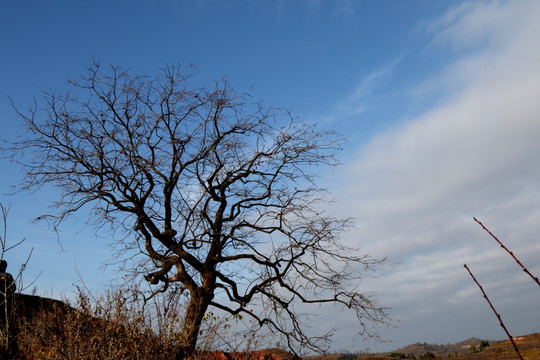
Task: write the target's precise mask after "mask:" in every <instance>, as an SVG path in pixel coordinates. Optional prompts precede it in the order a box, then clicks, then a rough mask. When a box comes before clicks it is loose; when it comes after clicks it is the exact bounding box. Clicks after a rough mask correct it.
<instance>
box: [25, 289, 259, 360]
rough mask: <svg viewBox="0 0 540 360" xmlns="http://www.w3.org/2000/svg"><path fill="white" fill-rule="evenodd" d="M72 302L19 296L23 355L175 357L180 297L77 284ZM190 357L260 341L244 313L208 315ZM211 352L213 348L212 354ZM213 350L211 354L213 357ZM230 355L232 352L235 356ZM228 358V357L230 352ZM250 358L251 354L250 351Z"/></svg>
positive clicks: (197, 359)
mask: <svg viewBox="0 0 540 360" xmlns="http://www.w3.org/2000/svg"><path fill="white" fill-rule="evenodd" d="M76 294H77V297H76V299H75V301H73V304H69V303H70V302H69V301H67V300H65V301H63V302H61V301H57V300H51V299H45V298H40V297H37V296H30V295H19V308H18V319H17V320H18V321H17V322H18V324H17V327H18V342H19V348H20V350H21V358H23V359H33V360H34V359H35V360H38V359H51V360H52V359H88V360H90V359H100V360H107V359H145V360H146V359H175V358H176V357H177V349H178V343H179V340H180V339H179V338H178V334H179V333H180V330H181V328H182V325H183V324H182V317H181V315H180V314H183V308H184V301H183V299H184V298H183V297H182V296H181V295H174V293H173V294H161V295H160V296H156V297H153V298H151V299H150V300H148V299H147V301H146V302H145V301H143V293H142V292H140V291H139V289H135V290H129V291H126V290H125V289H109V290H107V291H106V292H105V294H104V295H102V296H99V297H95V296H93V295H92V294H91V293H90V292H89V291H88V290H86V289H85V288H77V292H76ZM203 325H204V326H203V327H202V329H201V335H200V337H199V344H198V351H197V352H196V354H195V355H194V356H193V359H191V360H200V359H208V358H209V357H210V358H216V359H217V358H219V359H221V358H222V357H223V356H225V355H224V353H222V352H221V351H218V352H214V350H224V351H227V352H231V353H233V352H238V351H242V352H243V354H244V355H248V354H249V352H250V351H251V350H252V349H253V348H255V347H257V345H258V344H261V342H260V339H259V338H258V337H257V335H256V331H255V330H254V329H249V328H247V327H246V326H244V324H243V323H242V319H241V318H240V317H233V318H231V317H220V316H218V315H215V314H213V313H209V314H208V316H207V317H205V321H204V323H203ZM212 352H214V353H213V354H212ZM211 354H212V355H211ZM231 355H232V354H231ZM229 357H230V356H229ZM248 357H249V355H248Z"/></svg>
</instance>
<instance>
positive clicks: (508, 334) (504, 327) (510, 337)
mask: <svg viewBox="0 0 540 360" xmlns="http://www.w3.org/2000/svg"><path fill="white" fill-rule="evenodd" d="M475 220H476V219H475ZM463 266H464V267H465V269H467V271H468V272H469V274H470V275H471V277H472V278H473V280H474V282H475V283H476V285H478V287H479V288H480V291H482V294H484V299H486V301H487V302H488V304H489V306H490V307H491V310H493V312H494V313H495V315H496V316H497V319H499V324H501V327H502V328H503V329H504V332H506V335H507V336H508V338H509V339H510V342H511V343H512V345H513V346H514V350H515V351H516V353H517V354H518V356H519V358H520V359H521V360H523V357H522V356H521V353H520V352H519V349H518V347H517V345H516V343H515V342H514V338H513V337H512V335H510V333H509V332H508V329H507V328H506V326H504V323H503V321H502V318H501V315H499V313H498V312H497V310H495V307H494V306H493V304H492V303H491V301H490V300H489V298H488V296H487V294H486V292H485V291H484V289H483V288H482V285H480V283H479V282H478V281H477V280H476V278H475V277H474V275H473V273H472V272H471V270H470V269H469V267H468V266H467V264H464V265H463Z"/></svg>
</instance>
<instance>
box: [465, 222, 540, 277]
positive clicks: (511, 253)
mask: <svg viewBox="0 0 540 360" xmlns="http://www.w3.org/2000/svg"><path fill="white" fill-rule="evenodd" d="M473 219H474V221H476V222H477V223H478V224H479V225H480V226H481V227H482V229H484V230H485V231H487V233H488V234H489V235H491V237H492V238H494V239H495V240H496V241H497V242H498V243H499V245H501V247H502V248H503V249H504V250H506V252H507V253H509V254H510V256H512V257H513V258H514V260H515V261H516V262H517V263H518V265H519V266H521V268H522V269H523V271H524V272H526V273H527V275H529V276H530V277H531V278H532V279H533V280H534V281H535V282H536V284H537V285H538V286H540V281H539V280H538V277H536V276H534V275H533V274H531V272H530V271H529V270H528V269H527V268H526V267H525V266H524V265H523V264H522V263H521V261H519V259H518V258H517V257H516V256H515V255H514V253H513V252H512V251H510V250H509V249H508V248H507V247H506V246H504V244H503V243H502V242H501V241H500V240H499V239H498V238H497V237H496V236H495V235H493V233H492V232H491V231H489V229H488V228H486V227H485V226H484V224H482V223H481V222H480V221H479V220H478V219H476V218H475V217H473Z"/></svg>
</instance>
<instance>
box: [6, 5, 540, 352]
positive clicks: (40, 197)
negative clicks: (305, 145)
mask: <svg viewBox="0 0 540 360" xmlns="http://www.w3.org/2000/svg"><path fill="white" fill-rule="evenodd" d="M539 33H540V4H539V3H538V2H535V1H474V2H470V3H469V2H461V1H444V0H441V1H424V0H417V1H375V0H373V1H330V0H311V1H309V0H305V1H300V0H298V1H278V0H276V1H213V0H200V1H172V0H163V1H157V0H155V1H93V2H83V1H54V2H43V1H19V2H9V3H6V4H3V6H2V11H1V12H0V46H1V51H0V119H1V120H0V134H2V137H3V138H5V139H14V137H15V136H17V135H19V134H21V132H22V128H21V126H20V124H21V122H20V121H19V120H18V119H17V117H16V116H15V114H14V112H13V110H12V108H11V103H10V100H9V98H8V97H10V98H11V99H12V100H13V101H14V102H15V103H16V104H18V105H28V104H30V103H32V101H33V99H34V97H35V98H37V99H38V100H39V96H40V92H41V91H43V90H47V89H58V90H60V91H61V90H62V89H64V88H65V80H66V78H67V77H68V76H72V77H76V76H77V75H78V74H80V73H82V72H83V71H84V69H83V67H84V66H85V65H87V64H89V63H90V62H91V61H92V59H95V60H97V61H99V62H101V63H102V64H118V65H123V66H127V67H132V68H133V69H134V70H135V71H137V72H139V73H146V74H154V73H155V72H156V71H157V69H158V68H159V67H161V66H164V65H166V64H168V63H181V64H186V65H187V64H191V63H192V64H196V65H197V67H198V69H199V70H198V73H197V76H196V77H195V78H194V79H193V81H194V85H205V84H206V85H211V84H212V81H213V80H215V79H219V78H221V77H222V76H228V77H229V78H230V81H231V83H232V84H233V85H234V86H235V87H236V88H238V89H247V88H249V87H252V89H251V94H252V95H253V96H254V97H255V98H257V99H258V98H260V99H263V100H264V102H265V103H266V104H267V105H269V106H277V107H286V108H289V109H292V110H293V112H294V114H295V115H297V116H299V117H301V118H304V119H306V120H307V121H312V122H318V123H319V124H320V125H321V126H322V127H326V128H331V129H335V130H337V131H339V132H341V133H343V134H345V135H347V136H348V137H349V143H348V144H347V146H346V147H345V149H344V151H343V153H342V154H340V158H341V159H342V161H343V163H344V165H343V166H342V167H340V168H339V169H338V170H337V171H336V172H335V173H334V174H333V175H332V176H331V177H328V178H324V179H322V180H323V181H324V182H325V183H326V184H327V186H328V187H329V188H330V189H331V190H332V194H333V196H334V197H335V199H336V207H335V209H333V210H334V211H335V212H337V213H339V214H341V215H343V216H354V217H355V218H356V219H357V228H356V229H355V230H354V231H352V232H350V233H348V234H347V235H346V236H344V239H343V240H344V241H346V242H347V243H349V244H351V245H353V246H356V247H361V248H362V249H363V251H366V252H369V253H371V254H372V255H374V256H376V257H385V256H388V261H387V266H386V267H385V269H384V271H383V272H381V273H380V274H379V275H378V276H377V278H374V279H367V280H365V281H364V282H363V283H362V286H363V287H365V289H366V291H369V292H374V293H375V294H377V295H378V297H379V299H380V302H381V303H383V304H384V305H387V306H389V307H391V309H390V310H389V312H390V315H391V316H393V317H394V318H395V319H396V320H398V321H399V323H398V324H396V327H392V328H389V329H386V330H383V331H382V333H381V335H382V337H383V338H385V339H387V340H390V341H392V342H391V343H388V344H374V343H372V342H369V341H362V339H361V338H355V337H354V333H355V332H356V330H355V324H354V323H353V322H351V321H350V319H349V316H347V313H346V312H341V311H339V310H338V309H334V308H328V309H323V310H320V311H321V313H320V314H318V315H319V319H318V320H317V326H320V327H322V328H333V327H340V328H341V330H340V333H339V335H338V336H337V337H336V342H335V344H334V345H333V348H334V349H335V350H340V349H347V350H351V351H354V350H361V349H365V348H368V347H369V348H370V349H371V350H372V351H382V350H389V349H395V348H398V347H400V346H404V345H407V344H409V343H414V342H417V341H420V342H424V341H425V342H438V343H446V342H455V341H460V340H464V339H466V338H468V337H471V336H476V337H479V338H488V339H502V338H503V337H504V333H503V331H502V329H500V327H499V326H498V321H497V320H496V319H495V317H494V316H493V315H492V314H491V312H490V309H489V307H488V305H487V303H485V301H484V300H483V298H482V297H481V294H480V292H479V290H478V289H477V288H475V285H474V283H473V282H472V280H471V279H470V278H469V275H468V274H467V273H466V271H465V269H463V264H464V263H467V264H468V265H469V266H470V268H471V269H472V271H473V272H474V273H475V274H476V275H477V278H478V279H479V281H481V282H482V284H483V285H484V289H485V290H486V292H487V293H488V295H490V297H491V298H492V299H493V300H494V304H495V306H496V307H497V309H498V310H499V312H500V313H501V314H502V316H503V320H504V321H505V322H506V323H507V325H508V326H509V328H510V332H511V333H512V334H514V335H520V334H526V333H531V332H536V331H540V313H539V312H538V306H537V304H538V301H539V297H540V293H539V292H538V290H539V289H537V288H536V287H535V285H534V283H533V282H532V281H531V280H530V279H528V278H526V277H525V276H524V275H523V274H522V272H521V271H520V270H519V268H518V267H517V265H516V264H515V263H513V261H512V260H511V259H510V258H509V256H508V255H506V254H505V253H504V252H503V251H502V250H501V249H500V248H499V247H498V246H496V244H495V242H494V241H493V240H491V239H490V238H489V236H488V235H487V234H485V233H483V232H482V230H481V229H480V228H479V227H478V225H476V224H475V223H474V222H473V220H472V217H473V216H476V217H478V218H479V219H480V220H482V221H483V222H484V223H485V224H486V225H488V226H489V227H490V228H491V229H492V230H493V231H494V232H495V233H496V234H498V235H500V237H501V239H503V240H504V241H505V242H506V244H507V245H508V246H509V247H510V248H512V249H513V250H514V252H515V253H516V255H517V256H518V257H520V258H521V260H522V261H523V262H524V263H525V264H526V265H527V266H528V267H529V269H530V270H531V271H532V272H533V273H535V274H539V273H540V260H539V259H540V242H539V241H538V233H539V230H540V181H539V179H540V165H539V163H538V160H537V154H538V153H539V152H540V119H539V118H538V114H540V101H538V99H539V98H540V85H539V84H540V47H539V46H538V34H539ZM1 161H2V168H3V169H5V170H4V171H3V175H2V177H1V179H0V182H1V183H0V184H1V186H2V188H3V189H4V191H3V192H2V194H0V201H1V202H2V203H3V204H5V205H8V204H11V212H10V218H9V224H8V226H9V228H8V235H9V237H10V238H11V239H12V240H13V241H15V240H16V239H19V238H23V237H24V238H26V239H27V240H26V242H25V248H24V249H19V250H14V251H12V253H11V254H8V260H9V262H10V267H11V266H18V265H17V264H19V263H20V262H21V261H22V259H23V257H24V255H25V253H26V252H27V251H28V250H29V248H31V247H33V248H34V254H33V258H32V260H31V262H30V265H29V269H28V270H27V272H26V277H27V278H28V279H30V278H32V277H33V276H35V274H37V273H39V272H40V271H42V274H41V276H40V277H39V279H38V280H37V281H36V283H35V285H36V286H37V290H38V293H39V294H42V295H54V296H59V294H62V293H70V292H72V290H73V287H72V283H74V282H76V281H77V275H76V272H75V269H76V268H78V269H79V271H80V272H81V273H82V274H84V280H85V281H86V282H87V284H89V286H90V287H92V288H94V289H99V288H101V287H102V286H104V285H105V284H106V283H107V282H108V281H110V280H112V279H114V278H115V277H116V276H117V274H116V273H115V271H114V269H111V268H108V269H103V268H102V267H101V265H102V264H103V262H105V261H106V260H107V259H108V258H109V257H110V255H111V252H110V248H109V247H107V246H106V244H105V243H104V242H103V241H102V240H97V239H94V238H93V237H92V236H91V233H89V232H88V231H84V230H83V231H79V230H80V229H81V226H82V225H81V223H82V219H79V220H80V221H81V223H77V221H72V222H70V223H69V224H66V227H65V228H64V231H63V232H62V233H60V239H57V237H56V235H55V234H54V233H52V232H51V231H49V230H48V229H47V227H46V225H45V224H42V223H31V222H30V220H31V219H32V218H33V217H36V216H39V215H41V214H42V213H43V212H44V211H46V206H47V204H49V203H50V201H52V200H53V199H54V197H53V196H54V191H52V190H51V189H45V191H41V192H37V193H34V194H16V195H7V193H8V192H9V186H10V185H13V184H15V183H17V181H18V179H20V173H19V168H18V167H17V166H16V165H14V164H11V163H10V162H9V161H6V160H1ZM57 240H59V241H60V242H61V244H62V246H63V251H61V248H60V246H59V245H58V244H57Z"/></svg>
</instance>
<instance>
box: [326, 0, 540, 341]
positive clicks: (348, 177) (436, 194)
mask: <svg viewBox="0 0 540 360" xmlns="http://www.w3.org/2000/svg"><path fill="white" fill-rule="evenodd" d="M429 29H430V31H433V32H434V34H435V35H434V38H435V39H436V40H434V41H436V42H437V45H438V46H440V47H441V48H442V49H444V48H445V47H451V48H452V50H453V51H456V52H457V55H456V56H457V59H456V60H455V61H453V62H452V63H451V64H449V65H448V66H447V67H446V68H445V72H444V73H443V74H442V77H440V78H438V80H439V81H440V80H441V79H442V80H443V81H440V86H444V87H445V88H446V89H448V90H447V91H443V93H444V96H445V100H444V102H443V103H440V104H439V105H437V106H436V107H434V108H432V109H429V110H427V111H425V113H424V114H423V115H422V116H419V117H417V118H415V119H412V120H410V121H408V122H406V123H405V124H403V125H401V126H400V127H399V128H394V129H391V130H390V131H387V132H384V133H381V134H379V135H378V136H376V137H375V138H373V139H372V141H371V142H369V143H368V144H367V145H365V146H363V147H362V148H361V149H360V150H359V153H358V156H357V158H356V160H355V161H353V163H350V164H347V166H346V168H344V169H341V173H340V174H338V175H339V176H334V179H335V178H336V177H340V178H341V179H342V180H341V181H340V183H339V184H336V189H339V198H338V202H337V203H338V204H339V207H340V211H343V213H344V214H349V215H350V214H353V216H356V217H357V218H358V223H359V228H358V231H356V232H355V233H353V234H349V235H348V236H347V239H346V240H347V241H349V242H351V243H354V244H357V245H359V246H362V248H364V249H365V250H366V251H369V252H371V253H372V254H373V255H375V256H378V257H382V256H386V255H389V256H390V259H389V261H390V262H395V263H396V266H394V267H393V268H392V269H391V270H389V271H387V272H386V273H385V274H383V275H381V276H380V277H379V278H377V279H374V280H373V281H368V282H367V283H368V285H369V286H370V289H375V290H376V291H377V292H378V293H379V294H380V297H381V300H382V301H383V303H386V304H387V305H389V306H392V307H393V308H394V309H393V310H391V313H392V314H394V315H395V316H396V317H398V318H401V319H402V320H403V322H402V324H401V328H398V329H394V330H391V331H390V333H391V335H389V336H390V337H391V338H393V339H396V340H398V342H402V343H400V344H396V345H406V344H407V343H409V342H411V341H416V340H413V339H411V337H412V336H413V334H416V335H417V336H418V340H422V341H435V342H436V341H440V342H447V341H454V340H455V341H458V340H462V339H464V338H466V337H468V336H473V335H474V336H477V337H489V338H494V337H495V338H502V337H504V333H502V330H500V329H499V328H497V326H494V323H495V324H498V322H497V321H496V319H495V318H494V317H493V318H491V317H490V316H491V315H490V314H489V312H490V310H489V307H488V305H487V303H485V301H484V300H483V298H482V296H481V294H480V292H479V290H478V289H475V285H474V283H473V282H472V279H470V278H469V275H468V273H467V272H466V271H465V269H464V268H463V264H464V263H467V264H468V265H469V266H470V268H471V270H472V271H473V272H474V273H475V275H476V276H477V277H478V278H479V280H480V281H481V282H482V284H483V285H484V288H485V290H486V291H487V292H488V294H489V295H490V296H491V297H492V298H493V300H495V301H494V302H495V303H496V304H498V306H500V309H498V310H499V312H501V313H502V314H503V318H505V319H508V321H510V322H512V325H513V326H514V328H513V332H514V333H516V334H519V333H523V332H531V331H534V329H536V330H537V331H538V327H537V326H538V325H537V324H538V322H539V321H540V317H539V316H540V315H539V314H538V311H537V310H538V309H537V303H538V300H540V295H539V294H538V292H537V291H536V293H534V290H535V289H534V287H535V285H534V283H533V282H532V280H530V279H527V278H526V277H524V274H523V273H522V272H521V271H520V269H519V267H518V266H517V265H516V264H515V263H514V262H513V260H512V259H511V258H510V257H509V256H508V255H507V254H506V253H504V251H502V249H500V248H499V247H498V246H497V244H496V243H495V242H494V241H493V240H492V239H491V238H490V237H489V235H488V234H487V233H485V232H483V231H482V230H481V229H480V228H479V226H478V225H476V224H475V223H474V222H473V220H472V216H477V217H479V218H480V220H482V221H484V223H485V224H486V225H487V226H488V227H490V228H491V229H492V230H493V231H494V232H495V233H498V234H499V235H500V236H501V239H502V240H503V241H504V242H506V243H507V245H508V246H509V247H510V248H512V249H513V250H514V252H515V253H516V255H518V256H521V259H522V261H523V262H524V263H525V264H527V265H528V267H529V269H530V270H531V271H533V272H536V274H539V273H540V246H539V242H538V236H537V234H538V232H539V231H540V161H538V154H540V101H539V99H540V47H538V46H537V37H538V34H540V3H539V2H533V1H507V2H506V1H493V2H474V3H466V4H462V5H460V6H458V7H457V8H455V9H452V10H450V11H449V12H448V13H447V14H446V15H445V16H444V17H442V18H441V19H438V20H437V21H436V22H435V23H433V24H432V26H431V27H429ZM382 73H384V72H382ZM374 78H375V79H376V78H377V77H374ZM455 83H459V86H458V87H456V86H453V85H455ZM366 84H367V85H368V86H366V89H369V82H366ZM359 89H360V90H359V91H357V92H355V94H353V95H351V99H352V98H357V95H356V94H357V93H358V94H360V93H362V91H361V90H362V86H360V87H359ZM456 89H459V90H456ZM439 90H441V89H439ZM443 90H444V89H443ZM358 239H359V240H358ZM531 289H532V292H531ZM516 294H520V295H521V296H516ZM524 295H527V296H536V297H537V298H536V300H535V301H530V299H529V300H527V298H525V297H524ZM496 306H497V305H496ZM523 313H528V314H529V316H523ZM511 319H521V320H520V321H517V320H511ZM441 327H444V329H441ZM462 328H467V331H465V332H461V331H460V329H462ZM452 329H454V330H452ZM456 329H457V332H456ZM452 331H453V332H452Z"/></svg>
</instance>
